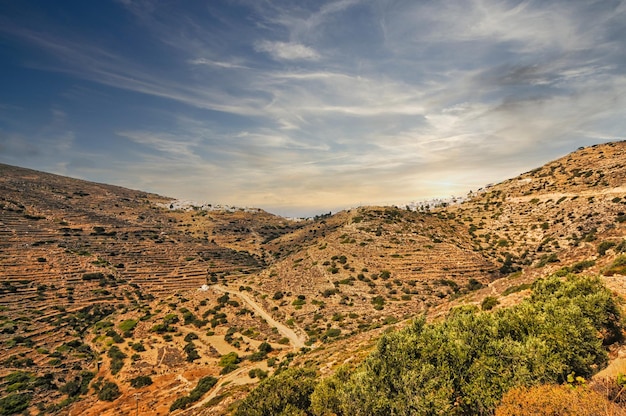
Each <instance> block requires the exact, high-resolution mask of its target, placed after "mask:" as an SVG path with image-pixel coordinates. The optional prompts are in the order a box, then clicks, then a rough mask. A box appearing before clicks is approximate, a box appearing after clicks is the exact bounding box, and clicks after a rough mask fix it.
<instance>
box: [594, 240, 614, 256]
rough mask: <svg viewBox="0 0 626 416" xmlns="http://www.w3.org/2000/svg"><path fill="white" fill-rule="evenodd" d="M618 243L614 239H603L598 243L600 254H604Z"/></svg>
mask: <svg viewBox="0 0 626 416" xmlns="http://www.w3.org/2000/svg"><path fill="white" fill-rule="evenodd" d="M616 245H617V243H615V242H613V241H603V242H601V243H600V244H599V245H598V254H599V255H601V256H604V255H605V254H606V252H607V251H608V250H609V249H611V248H613V247H615V246H616Z"/></svg>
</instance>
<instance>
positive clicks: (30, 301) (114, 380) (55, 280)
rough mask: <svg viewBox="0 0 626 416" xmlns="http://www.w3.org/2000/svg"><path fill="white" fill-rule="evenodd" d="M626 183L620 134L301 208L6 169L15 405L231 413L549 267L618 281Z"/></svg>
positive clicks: (4, 270) (1, 277)
mask: <svg viewBox="0 0 626 416" xmlns="http://www.w3.org/2000/svg"><path fill="white" fill-rule="evenodd" d="M624 184H626V142H617V143H608V144H604V145H597V146H593V147H589V148H584V149H579V150H578V151H576V152H574V153H571V154H569V155H567V156H565V157H563V158H561V159H558V160H556V161H554V162H551V163H548V164H546V165H545V166H543V167H541V168H538V169H535V170H533V171H531V172H527V173H524V174H522V175H520V176H519V177H517V178H513V179H510V180H507V181H504V182H502V183H500V184H497V185H494V186H490V187H487V188H485V189H481V190H479V191H477V192H475V193H473V194H472V195H470V197H469V198H468V200H467V201H465V202H463V203H461V204H455V205H451V206H437V207H428V208H427V209H424V210H422V211H421V212H415V211H409V210H407V209H401V208H398V207H361V208H357V209H353V210H349V211H343V212H339V213H337V214H335V215H322V216H319V217H316V218H315V219H308V220H300V221H294V220H288V219H285V218H282V217H278V216H275V215H272V214H269V213H267V212H264V211H262V210H244V209H226V210H219V209H214V208H212V209H206V208H205V207H190V208H189V209H178V208H177V206H176V204H175V203H174V202H175V201H173V200H172V199H170V198H165V197H161V196H158V195H154V194H147V193H145V192H140V191H133V190H129V189H125V188H121V187H116V186H110V185H103V184H95V183H90V182H85V181H80V180H76V179H70V178H65V177H61V176H56V175H52V174H47V173H42V172H36V171H32V170H28V169H23V168H17V167H12V166H6V165H0V208H1V210H0V295H1V296H0V309H1V312H0V340H1V341H2V342H1V345H2V346H1V347H0V348H2V354H1V355H0V376H1V377H3V379H4V383H2V384H1V386H0V388H2V389H3V392H2V394H1V395H0V396H3V397H5V398H9V399H6V400H4V399H3V400H4V401H3V403H2V406H5V408H6V406H11V408H10V409H9V410H11V409H12V410H15V411H18V412H19V411H21V409H31V410H32V412H33V413H37V411H38V410H36V409H39V411H45V412H49V413H57V414H87V415H89V414H93V415H99V414H111V415H119V414H135V413H136V412H137V411H139V412H140V414H154V415H156V414H168V412H169V411H170V409H172V410H173V411H174V414H189V415H191V414H207V415H208V414H227V413H229V412H230V410H232V406H233V405H234V404H235V403H236V400H237V399H239V398H241V397H243V396H245V395H246V394H247V392H248V391H249V390H250V388H251V387H252V386H254V384H255V383H256V382H257V380H259V379H260V378H263V377H266V376H267V375H268V374H271V373H272V372H273V371H275V370H276V369H277V368H284V367H286V366H289V365H295V364H299V363H305V362H306V363H307V364H308V365H312V366H315V367H316V368H317V369H318V370H319V371H320V372H321V373H328V372H330V371H332V370H333V369H334V368H335V367H336V365H338V364H341V363H343V362H345V361H346V360H355V361H357V360H359V359H360V357H363V356H364V355H365V354H366V353H367V352H368V351H369V349H370V348H371V346H372V345H373V343H374V342H375V340H376V339H377V337H378V336H379V334H380V333H381V332H382V331H385V330H387V329H388V328H391V327H399V326H402V325H403V324H404V323H405V322H406V320H407V319H410V318H413V317H416V316H418V315H422V314H426V315H427V316H428V317H429V318H430V319H436V318H437V317H439V316H442V315H443V314H445V313H446V311H447V310H449V308H451V307H452V306H454V305H458V304H467V303H473V304H477V305H483V306H485V305H488V307H492V306H494V305H495V306H496V307H498V306H497V305H507V304H512V303H516V302H518V301H519V299H520V298H521V297H523V296H524V295H525V293H526V289H527V288H528V285H529V284H530V283H531V282H532V281H534V280H535V279H536V278H538V277H541V276H546V275H548V274H551V273H554V272H557V273H558V272H559V271H570V272H575V273H580V272H584V273H593V274H599V273H602V274H604V275H605V276H606V277H605V279H606V282H607V284H608V285H609V286H610V287H611V288H613V289H614V290H616V291H617V292H619V293H624V292H626V288H625V287H624V284H623V283H622V282H621V279H618V278H616V277H615V276H617V275H620V274H624V269H623V267H622V268H620V266H619V264H618V265H615V264H614V262H615V260H616V259H619V258H620V257H619V256H620V255H621V253H623V252H626V243H624V238H625V237H626V229H625V225H624V222H626V214H625V212H626V186H625V185H624ZM485 299H487V300H488V302H487V303H485ZM148 380H149V382H148ZM201 380H204V381H201ZM199 381H201V383H200V384H201V386H206V388H204V389H203V390H202V391H201V390H194V387H196V385H197V384H198V382H199ZM194 391H195V392H196V393H194ZM184 397H189V399H184V400H183V399H181V398H184ZM177 399H178V400H177ZM175 403H178V404H177V405H175V406H173V404H175ZM172 406H173V408H172ZM177 406H178V407H177ZM5 408H3V412H4V414H11V413H10V411H9V410H6V409H5ZM174 408H176V410H174Z"/></svg>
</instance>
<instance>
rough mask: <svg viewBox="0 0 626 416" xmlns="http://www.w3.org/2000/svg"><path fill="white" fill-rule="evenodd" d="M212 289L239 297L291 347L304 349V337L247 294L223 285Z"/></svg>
mask: <svg viewBox="0 0 626 416" xmlns="http://www.w3.org/2000/svg"><path fill="white" fill-rule="evenodd" d="M211 288H213V290H215V291H217V292H220V293H228V294H230V295H234V296H237V297H238V298H240V299H241V300H243V301H244V302H245V303H246V304H248V306H250V307H251V308H252V309H254V311H255V312H256V313H258V314H259V315H261V316H262V317H263V319H265V320H266V321H267V323H268V324H269V325H270V326H274V327H276V329H278V332H280V334H281V335H282V336H284V337H286V338H288V339H289V341H290V342H291V345H292V346H293V348H294V349H295V350H299V349H300V348H302V347H304V341H305V337H304V336H302V335H298V334H296V332H295V331H294V330H293V329H291V328H289V327H288V326H286V325H283V324H282V323H280V322H278V321H277V320H275V319H274V318H272V316H271V315H270V314H269V313H267V312H266V311H265V310H264V309H263V308H262V307H261V305H259V304H258V303H256V301H255V300H254V299H252V298H251V297H250V296H248V295H247V294H246V293H242V292H239V291H236V290H233V289H228V288H226V287H224V286H221V285H213V286H211Z"/></svg>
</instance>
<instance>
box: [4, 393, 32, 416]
mask: <svg viewBox="0 0 626 416" xmlns="http://www.w3.org/2000/svg"><path fill="white" fill-rule="evenodd" d="M32 398H33V395H32V393H11V394H8V395H6V396H4V397H2V398H0V415H14V414H16V413H20V412H21V411H23V410H25V409H26V408H28V406H29V404H30V401H31V400H32Z"/></svg>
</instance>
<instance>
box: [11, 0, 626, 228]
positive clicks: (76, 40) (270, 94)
mask: <svg viewBox="0 0 626 416" xmlns="http://www.w3.org/2000/svg"><path fill="white" fill-rule="evenodd" d="M0 63H1V65H0V163H6V164H11V165H17V166H22V167H28V168H33V169H37V170H42V171H46V172H52V173H57V174H61V175H66V176H71V177H75V178H81V179H87V180H91V181H96V182H103V183H109V184H115V185H121V186H125V187H129V188H132V189H140V190H144V191H149V192H155V193H159V194H161V195H165V196H170V197H174V198H178V199H184V200H193V201H198V202H207V203H213V204H228V205H236V206H240V207H258V208H263V209H265V210H267V211H270V212H273V213H277V214H280V215H286V216H312V215H315V214H318V213H323V212H328V211H333V212H335V211H337V210H340V209H345V208H350V207H356V206H361V205H394V204H398V205H402V204H404V203H407V202H411V201H419V200H424V199H429V198H435V197H449V196H451V195H456V196H461V195H465V194H466V193H467V192H468V191H470V190H476V189H478V188H479V187H482V186H484V185H485V184H487V183H493V182H499V181H502V180H504V179H507V178H511V177H514V176H516V175H518V174H520V173H523V172H526V171H528V170H531V169H533V168H535V167H538V166H541V165H542V164H544V163H546V162H548V161H550V160H553V159H555V158H557V157H560V156H562V155H565V154H567V153H569V152H571V151H574V150H576V148H578V147H579V146H587V145H592V144H596V143H603V142H607V141H614V140H622V139H623V137H624V132H625V131H626V128H625V127H626V111H625V110H626V1H613V0H600V1H591V0H586V1H580V0H553V1H548V0H540V1H495V0H464V1H458V0H455V1H448V0H410V1H408V0H407V1H402V0H398V1H396V0H336V1H314V0H309V1H299V0H294V1H282V0H232V1H231V0H223V1H222V0H207V1H199V0H197V1H187V0H117V1H114V0H99V1H84V0H64V1H49V0H23V1H22V0H0Z"/></svg>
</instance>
